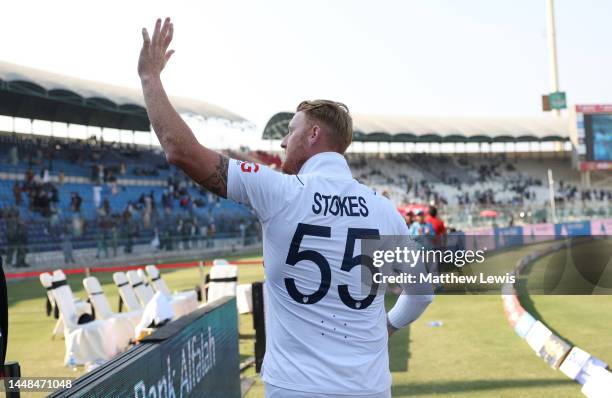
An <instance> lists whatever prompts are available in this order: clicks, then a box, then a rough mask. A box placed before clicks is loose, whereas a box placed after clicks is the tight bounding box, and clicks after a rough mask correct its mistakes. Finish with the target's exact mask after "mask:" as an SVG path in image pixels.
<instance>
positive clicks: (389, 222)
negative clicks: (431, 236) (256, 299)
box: [227, 152, 408, 396]
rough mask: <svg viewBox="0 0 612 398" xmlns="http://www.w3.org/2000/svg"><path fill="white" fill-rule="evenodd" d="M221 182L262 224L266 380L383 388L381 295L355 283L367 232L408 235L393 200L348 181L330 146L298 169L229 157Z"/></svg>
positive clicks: (362, 390) (310, 387)
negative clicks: (284, 171) (275, 167)
mask: <svg viewBox="0 0 612 398" xmlns="http://www.w3.org/2000/svg"><path fill="white" fill-rule="evenodd" d="M227 185H228V186H227V196H228V198H229V199H232V200H235V201H238V202H241V203H244V204H248V205H250V206H251V207H252V208H253V209H254V211H255V213H256V215H257V217H258V218H259V220H260V221H261V224H262V228H263V251H264V265H265V276H266V283H265V287H266V295H265V306H266V313H265V315H266V354H265V357H264V363H263V376H262V379H263V381H264V382H266V383H269V384H272V385H275V386H278V387H282V388H286V389H290V390H297V391H304V392H312V393H329V394H339V395H348V396H358V395H365V394H375V393H378V392H382V391H386V390H388V389H389V387H390V386H391V373H390V371H389V358H388V354H387V327H386V314H385V308H384V295H383V294H377V295H375V296H374V295H373V296H369V298H368V296H367V295H365V294H363V293H362V292H361V285H360V284H361V272H362V265H361V264H360V262H359V258H358V256H359V255H360V254H361V253H360V250H361V244H360V237H362V236H364V235H365V236H374V235H376V234H379V235H407V233H408V230H407V227H406V224H405V222H404V221H403V219H402V217H401V216H400V215H399V213H398V212H397V210H396V209H395V207H394V206H393V205H392V203H391V202H390V201H389V200H388V199H386V198H384V197H382V196H379V195H376V194H375V193H374V192H373V191H372V190H371V189H369V188H367V187H366V186H364V185H361V184H359V183H358V182H357V181H355V180H354V179H353V178H352V175H351V171H350V169H349V167H348V164H347V162H346V160H345V159H344V157H343V156H342V155H340V154H338V153H335V152H325V153H320V154H317V155H315V156H313V157H312V158H310V159H309V160H308V161H307V162H306V163H305V164H304V165H303V167H302V168H301V170H300V172H299V173H298V175H286V174H282V173H279V172H277V171H274V170H271V169H270V168H268V167H266V166H262V165H258V164H253V163H249V162H241V161H238V160H234V159H231V160H230V163H229V171H228V183H227Z"/></svg>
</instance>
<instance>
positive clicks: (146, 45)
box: [138, 18, 229, 198]
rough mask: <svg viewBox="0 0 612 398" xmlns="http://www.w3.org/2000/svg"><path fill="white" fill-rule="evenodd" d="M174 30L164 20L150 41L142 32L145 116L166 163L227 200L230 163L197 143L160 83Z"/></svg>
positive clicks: (141, 79) (170, 24)
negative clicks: (147, 116) (149, 122)
mask: <svg viewBox="0 0 612 398" xmlns="http://www.w3.org/2000/svg"><path fill="white" fill-rule="evenodd" d="M173 33H174V26H173V24H172V22H170V18H166V20H165V21H164V24H163V26H162V23H161V19H158V20H157V22H156V23H155V30H154V31H153V37H152V38H149V33H148V32H147V30H146V29H145V28H143V29H142V39H143V42H142V49H141V51H140V58H139V59H138V74H139V76H140V81H141V83H142V92H143V94H144V99H145V104H146V107H147V114H148V115H149V120H150V121H151V125H152V126H153V131H155V134H156V135H157V138H158V139H159V142H160V144H161V146H162V148H163V149H164V152H165V154H166V159H167V160H168V163H170V164H173V165H175V166H177V167H178V168H180V169H182V170H183V171H184V172H185V173H186V174H187V175H188V176H189V177H191V178H192V179H193V180H194V181H195V182H197V183H198V184H200V185H202V186H203V187H204V188H206V189H208V190H209V191H211V192H213V193H215V194H217V195H220V196H222V197H224V198H225V197H227V169H228V162H229V159H228V158H227V157H226V156H224V155H223V154H221V153H218V152H215V151H213V150H210V149H208V148H206V147H204V146H202V145H200V143H199V142H198V141H197V139H196V137H195V135H193V132H192V131H191V129H190V128H189V126H187V124H186V123H185V122H184V121H183V119H182V118H181V117H180V116H179V114H178V113H177V112H176V110H175V109H174V108H173V107H172V104H171V103H170V100H169V99H168V96H167V95H166V91H165V90H164V86H163V85H162V82H161V77H160V75H161V71H162V70H163V69H164V67H165V66H166V62H168V60H169V59H170V57H171V56H172V54H173V53H174V50H168V46H169V45H170V42H171V41H172V35H173Z"/></svg>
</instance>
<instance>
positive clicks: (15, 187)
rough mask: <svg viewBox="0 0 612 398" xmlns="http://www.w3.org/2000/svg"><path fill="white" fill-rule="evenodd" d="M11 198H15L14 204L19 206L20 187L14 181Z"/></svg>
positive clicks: (17, 182)
mask: <svg viewBox="0 0 612 398" xmlns="http://www.w3.org/2000/svg"><path fill="white" fill-rule="evenodd" d="M13 196H14V197H15V204H16V205H17V206H21V185H19V181H15V183H14V184H13Z"/></svg>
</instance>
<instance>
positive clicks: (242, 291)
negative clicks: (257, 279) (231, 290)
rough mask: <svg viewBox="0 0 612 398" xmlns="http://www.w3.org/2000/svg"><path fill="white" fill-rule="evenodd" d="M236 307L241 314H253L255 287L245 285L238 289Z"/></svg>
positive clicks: (239, 286) (248, 284)
mask: <svg viewBox="0 0 612 398" xmlns="http://www.w3.org/2000/svg"><path fill="white" fill-rule="evenodd" d="M236 305H237V306H238V313H239V314H248V313H249V312H253V285H251V284H250V283H243V284H240V285H238V288H237V289H236Z"/></svg>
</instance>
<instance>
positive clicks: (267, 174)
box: [227, 159, 299, 221]
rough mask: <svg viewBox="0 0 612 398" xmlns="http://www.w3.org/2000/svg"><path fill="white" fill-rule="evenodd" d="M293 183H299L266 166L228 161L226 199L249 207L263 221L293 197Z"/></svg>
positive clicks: (291, 177) (293, 178) (295, 178)
mask: <svg viewBox="0 0 612 398" xmlns="http://www.w3.org/2000/svg"><path fill="white" fill-rule="evenodd" d="M294 180H295V181H294ZM296 181H299V180H298V179H297V177H296V176H290V175H286V174H282V173H280V172H278V171H275V170H272V169H270V168H269V167H267V166H264V165H261V164H258V163H253V162H243V161H240V160H236V159H230V161H229V166H228V172H227V198H228V199H230V200H233V201H235V202H239V203H243V204H246V205H249V206H251V207H252V208H253V210H255V214H256V215H257V218H259V220H260V221H266V220H268V219H270V218H271V217H272V216H274V215H275V214H276V213H277V212H278V211H280V209H282V208H283V206H284V205H285V204H286V203H287V201H288V200H290V199H291V198H292V197H293V195H294V193H295V191H296Z"/></svg>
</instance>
